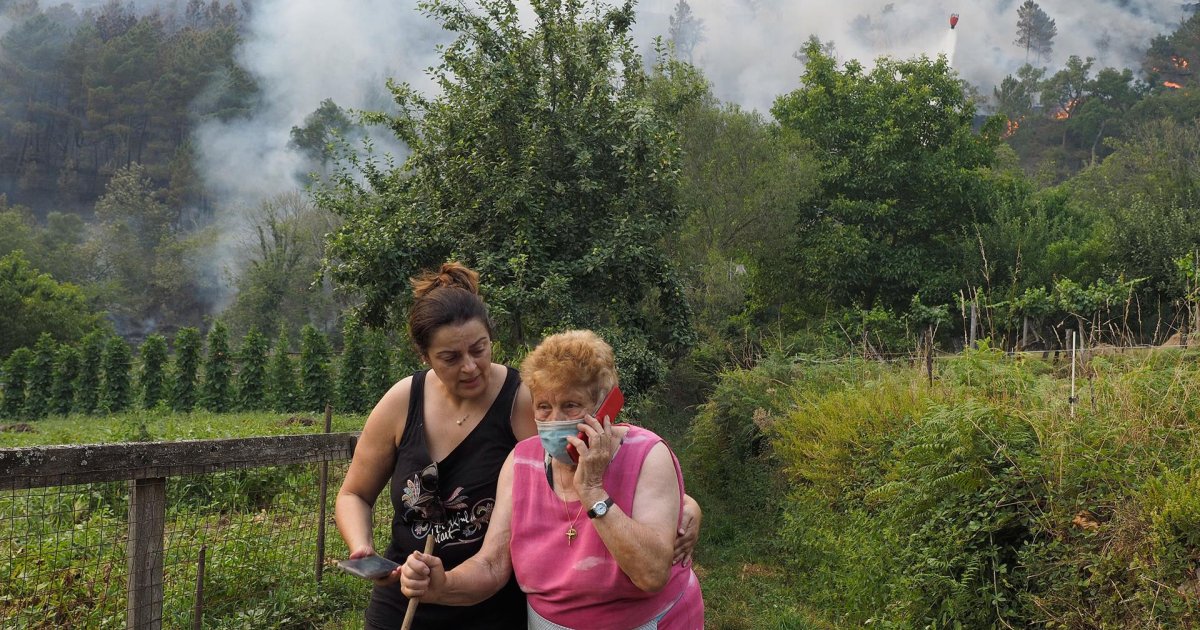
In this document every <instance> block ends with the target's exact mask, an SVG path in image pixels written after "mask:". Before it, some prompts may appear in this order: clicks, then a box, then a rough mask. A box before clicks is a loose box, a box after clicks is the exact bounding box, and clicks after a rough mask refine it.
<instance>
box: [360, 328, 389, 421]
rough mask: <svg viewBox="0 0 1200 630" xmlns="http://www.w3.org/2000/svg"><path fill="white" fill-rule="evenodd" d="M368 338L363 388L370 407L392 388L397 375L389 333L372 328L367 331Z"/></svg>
mask: <svg viewBox="0 0 1200 630" xmlns="http://www.w3.org/2000/svg"><path fill="white" fill-rule="evenodd" d="M366 340H367V349H366V355H367V367H366V375H365V376H364V377H363V390H364V395H365V396H366V399H367V401H368V405H367V408H368V409H369V408H370V406H371V405H374V404H375V401H377V400H379V399H380V398H383V395H384V394H386V393H387V390H389V389H391V387H392V385H393V384H395V382H396V377H395V375H394V374H393V373H392V350H391V344H390V342H389V341H388V338H387V335H385V334H383V333H382V332H381V331H378V330H371V331H368V332H367V334H366Z"/></svg>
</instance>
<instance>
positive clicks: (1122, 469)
mask: <svg viewBox="0 0 1200 630" xmlns="http://www.w3.org/2000/svg"><path fill="white" fill-rule="evenodd" d="M1197 359H1200V354H1197V353H1195V352H1190V353H1189V352H1180V351H1177V350H1159V351H1155V352H1153V353H1145V352H1142V353H1128V354H1113V355H1106V356H1093V357H1086V358H1085V359H1084V360H1083V361H1084V362H1083V363H1081V364H1080V365H1077V378H1078V381H1077V388H1078V396H1079V401H1078V404H1077V405H1076V408H1075V412H1074V415H1073V416H1072V413H1071V408H1070V405H1069V402H1068V399H1069V396H1070V380H1069V379H1070V364H1069V361H1066V360H1064V361H1060V362H1058V363H1053V362H1049V361H1042V360H1029V359H1023V358H1013V357H1009V356H1007V355H1005V354H1004V353H1001V352H996V351H994V350H990V349H988V348H987V347H986V345H984V346H982V347H981V349H979V350H974V351H969V352H967V353H966V354H964V355H962V356H959V357H953V358H947V359H944V360H941V361H939V362H938V364H937V370H936V378H935V380H934V383H933V385H932V386H931V385H930V384H929V382H928V380H927V379H926V377H925V374H923V373H922V372H919V371H918V370H916V369H914V368H912V367H909V366H907V365H891V366H889V365H885V364H880V363H867V362H861V361H850V362H839V363H818V362H815V361H811V360H807V359H804V358H800V359H782V358H772V359H768V360H766V361H764V362H763V363H761V364H760V365H758V366H757V367H755V368H754V369H750V370H735V371H730V372H727V373H724V374H722V375H721V376H720V378H719V380H718V382H717V383H716V385H715V386H714V388H713V390H712V395H711V397H710V399H709V401H708V402H707V403H706V404H705V405H703V406H702V407H701V411H700V413H699V415H698V416H697V419H696V421H695V423H694V424H693V426H692V429H691V433H690V438H691V441H690V444H689V445H688V448H687V449H686V456H685V460H686V462H685V465H686V467H687V471H686V473H687V475H688V484H689V490H690V491H692V493H693V494H694V495H695V496H697V497H698V499H699V500H700V502H701V504H702V505H704V506H705V511H706V514H708V515H709V518H708V519H707V520H706V528H707V530H706V531H705V533H704V535H705V537H706V544H710V545H713V546H716V547H722V548H727V547H729V546H732V547H736V548H738V549H741V550H743V551H744V552H745V557H747V558H759V559H760V560H759V561H760V562H762V563H763V564H766V565H770V564H777V565H779V566H781V568H782V571H781V572H779V573H776V574H774V577H773V578H772V580H773V581H774V582H776V583H783V584H785V585H786V589H785V592H786V593H788V595H787V596H788V597H791V598H794V599H795V600H796V601H795V602H792V603H791V604H792V605H795V606H800V607H802V608H804V609H806V610H808V611H811V612H813V613H815V614H817V615H818V616H820V617H821V618H822V619H825V620H828V621H829V622H831V623H835V624H838V625H844V626H846V627H862V626H867V627H880V628H955V627H963V628H1006V627H1013V628H1022V627H1063V628H1080V627H1121V628H1177V627H1193V626H1194V625H1195V624H1197V623H1200V610H1198V609H1200V580H1198V579H1197V573H1196V570H1197V562H1198V561H1197V558H1200V466H1198V465H1197V464H1196V462H1197V461H1198V460H1197V457H1196V455H1197V452H1198V451H1200V439H1198V438H1197V437H1196V428H1197V421H1198V418H1197V410H1198V409H1200V405H1198V404H1197V403H1198V402H1200V401H1198V400H1197V398H1198V397H1200V361H1198V360H1197ZM703 548H704V544H702V556H703ZM702 560H703V557H702ZM750 564H752V563H747V565H746V566H750ZM715 583H716V581H715V580H711V579H710V580H709V581H708V582H707V584H709V585H712V584H715ZM706 594H710V593H709V590H708V589H707V588H706ZM721 596H722V595H721V594H718V593H716V592H712V593H711V594H710V598H713V597H715V598H720V597H721ZM776 597H778V596H776ZM714 603H715V602H714ZM779 605H781V606H784V608H787V605H786V604H779ZM714 608H715V607H714ZM777 623H780V624H783V625H787V624H786V623H784V621H778V622H777ZM734 625H735V626H736V625H737V624H736V623H735V624H734ZM783 625H780V626H779V627H783Z"/></svg>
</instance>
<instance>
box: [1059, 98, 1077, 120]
mask: <svg viewBox="0 0 1200 630" xmlns="http://www.w3.org/2000/svg"><path fill="white" fill-rule="evenodd" d="M1078 104H1079V99H1077V98H1073V99H1071V100H1070V101H1068V102H1067V105H1066V106H1065V107H1063V108H1062V109H1060V110H1058V111H1056V112H1054V120H1066V119H1068V118H1070V117H1071V113H1072V112H1074V111H1075V106H1076V105H1078Z"/></svg>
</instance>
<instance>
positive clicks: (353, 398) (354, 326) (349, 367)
mask: <svg viewBox="0 0 1200 630" xmlns="http://www.w3.org/2000/svg"><path fill="white" fill-rule="evenodd" d="M365 368H366V353H365V351H364V348H363V334H362V327H361V326H360V325H359V323H358V321H357V320H355V319H354V318H353V317H350V318H347V319H346V325H345V326H344V327H343V329H342V360H341V365H339V367H338V371H337V376H338V381H337V406H338V409H341V410H343V411H354V412H362V411H365V410H366V408H367V405H368V404H370V401H368V400H367V397H366V392H365V389H364V387H365V385H364V382H363V376H364V374H363V373H364V370H365Z"/></svg>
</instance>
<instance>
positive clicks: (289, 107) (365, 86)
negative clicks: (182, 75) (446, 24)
mask: <svg viewBox="0 0 1200 630" xmlns="http://www.w3.org/2000/svg"><path fill="white" fill-rule="evenodd" d="M441 33H442V32H441V30H440V28H439V27H438V26H437V25H436V24H434V23H432V22H431V21H429V20H428V19H427V18H425V17H424V16H422V15H420V14H419V13H417V11H416V10H415V9H413V7H412V6H411V5H408V4H407V3H397V2H390V1H389V0H346V1H342V2H325V1H322V0H262V1H260V2H256V3H255V4H254V8H253V13H252V14H251V16H250V19H249V24H248V25H247V29H246V33H245V34H244V40H245V41H244V43H243V44H242V46H241V47H240V49H239V50H238V61H239V63H240V64H241V65H242V67H244V68H246V69H247V70H248V71H249V72H250V73H251V74H252V75H253V76H254V78H255V80H256V81H257V83H258V86H259V88H260V90H261V105H260V107H259V108H258V110H257V111H256V112H255V113H254V115H253V116H252V117H251V118H249V119H243V120H235V121H232V122H212V123H209V124H206V125H203V126H202V127H200V129H199V130H198V131H197V133H196V137H197V140H198V143H197V144H198V146H199V147H200V150H199V152H200V156H201V164H202V170H203V172H204V173H205V176H206V181H207V184H208V186H209V188H210V190H212V191H213V192H214V193H215V194H216V195H217V197H218V198H219V199H222V200H225V201H226V202H227V203H230V204H233V205H248V204H250V205H252V204H254V203H256V202H257V201H259V200H262V199H265V198H268V197H270V196H273V195H275V194H279V193H283V192H288V191H291V190H295V189H296V188H297V187H298V186H300V185H302V183H303V182H302V181H298V178H297V174H298V173H303V172H304V170H305V169H306V168H308V167H311V165H310V164H308V163H307V162H306V159H305V158H304V157H303V156H302V155H301V154H300V153H299V152H297V151H296V150H295V149H293V148H291V147H289V146H288V143H289V141H290V140H291V135H290V134H291V129H292V127H295V126H299V125H302V124H303V123H304V119H305V117H307V116H308V115H309V114H311V113H313V111H315V110H316V109H317V107H318V106H320V104H321V102H322V101H323V100H325V99H333V101H334V102H335V103H337V104H338V105H339V106H341V107H342V108H343V109H354V110H365V109H378V108H379V107H380V100H381V93H382V92H383V91H384V82H385V81H386V80H387V78H389V77H393V78H397V79H399V80H403V81H409V82H410V83H412V84H414V86H415V87H417V88H418V89H428V88H430V87H431V84H430V82H429V81H428V79H427V78H426V77H425V75H424V73H423V69H424V68H426V67H428V66H429V65H431V64H432V63H433V61H434V59H435V50H434V46H435V45H436V43H437V42H438V41H439V38H440V37H442V35H441ZM389 138H390V136H387V135H383V134H381V135H380V136H379V137H377V138H375V140H376V144H377V149H382V150H383V151H385V152H389V153H393V154H394V153H398V152H400V151H402V149H401V147H399V146H398V145H396V144H395V143H394V142H391V144H389Z"/></svg>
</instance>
